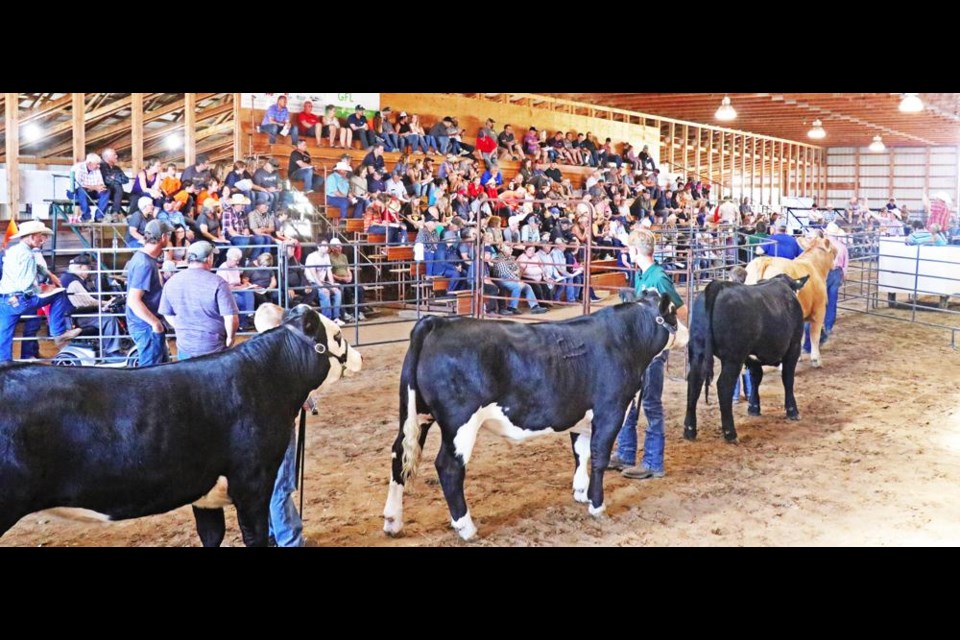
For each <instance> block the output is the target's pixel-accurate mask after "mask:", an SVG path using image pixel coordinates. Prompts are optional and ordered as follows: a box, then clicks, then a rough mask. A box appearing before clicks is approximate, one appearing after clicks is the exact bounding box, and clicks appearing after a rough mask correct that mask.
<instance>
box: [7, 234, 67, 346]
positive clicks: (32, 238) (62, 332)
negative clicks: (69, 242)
mask: <svg viewBox="0 0 960 640" xmlns="http://www.w3.org/2000/svg"><path fill="white" fill-rule="evenodd" d="M51 235H53V231H51V230H50V229H48V228H47V227H46V225H44V224H43V223H42V222H40V221H39V220H30V221H29V222H25V223H23V224H22V225H20V229H19V231H18V232H17V234H16V235H14V236H13V238H19V239H20V242H18V243H17V244H15V245H14V246H13V247H11V248H10V249H8V250H7V251H6V255H5V256H4V259H3V278H2V279H0V362H9V361H10V360H13V333H14V330H15V329H16V327H17V322H18V321H19V320H20V316H22V315H25V314H26V315H33V314H35V313H36V312H37V310H38V309H39V308H40V307H43V306H46V305H48V304H49V305H50V335H51V336H53V339H54V343H56V345H57V346H60V345H62V344H65V343H66V342H69V341H70V340H72V339H74V338H76V337H77V336H78V335H80V332H81V331H82V329H80V328H77V329H71V328H70V320H69V317H70V316H69V309H70V306H69V304H68V301H67V298H66V293H65V292H64V291H63V290H60V291H58V292H57V293H54V294H53V295H50V296H44V297H43V298H41V297H40V295H39V294H40V289H39V287H38V286H37V278H38V277H40V278H44V279H45V278H50V281H51V282H53V283H54V284H55V285H57V286H60V280H59V279H58V278H57V276H56V275H53V274H51V273H50V272H49V271H47V268H46V266H44V265H42V264H39V263H38V262H37V258H36V256H35V255H34V253H33V252H34V250H39V249H40V248H41V247H42V246H43V243H44V242H45V241H46V239H47V236H51Z"/></svg>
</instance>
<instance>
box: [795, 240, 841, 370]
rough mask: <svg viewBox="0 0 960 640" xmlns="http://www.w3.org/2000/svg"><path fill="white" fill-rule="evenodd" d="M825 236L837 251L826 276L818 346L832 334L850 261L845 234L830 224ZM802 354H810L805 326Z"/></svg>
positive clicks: (808, 337)
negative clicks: (825, 306) (821, 328)
mask: <svg viewBox="0 0 960 640" xmlns="http://www.w3.org/2000/svg"><path fill="white" fill-rule="evenodd" d="M825 236H826V237H827V238H828V239H829V240H830V244H832V245H833V247H834V248H835V249H836V250H837V255H836V257H835V258H834V259H833V268H832V269H831V270H830V273H828V274H827V313H826V315H825V316H824V318H823V331H821V332H820V344H823V343H824V342H826V341H827V338H829V337H830V334H831V333H833V326H834V325H835V324H836V322H837V303H838V301H839V298H840V287H841V286H842V285H843V281H844V279H845V278H846V276H847V265H848V263H849V260H850V252H849V251H848V250H847V243H846V238H845V234H844V232H843V230H842V229H840V227H839V226H837V224H836V223H834V222H831V223H829V224H828V225H827V228H826V234H825ZM803 352H804V353H810V325H809V324H807V325H805V327H804V329H803Z"/></svg>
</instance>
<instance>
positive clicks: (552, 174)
mask: <svg viewBox="0 0 960 640" xmlns="http://www.w3.org/2000/svg"><path fill="white" fill-rule="evenodd" d="M543 174H544V175H545V176H546V177H547V178H550V179H551V180H553V181H554V182H562V181H563V173H561V172H560V167H558V166H557V161H556V160H551V161H550V168H549V169H547V170H546V171H544V172H543Z"/></svg>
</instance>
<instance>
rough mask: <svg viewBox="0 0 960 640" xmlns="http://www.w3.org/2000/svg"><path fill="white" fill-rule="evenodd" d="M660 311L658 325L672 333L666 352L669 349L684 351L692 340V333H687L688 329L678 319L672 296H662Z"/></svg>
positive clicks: (659, 305) (665, 348)
mask: <svg viewBox="0 0 960 640" xmlns="http://www.w3.org/2000/svg"><path fill="white" fill-rule="evenodd" d="M658 311H659V314H658V315H657V320H656V322H657V324H660V325H663V327H664V328H665V329H666V330H667V331H668V332H669V333H670V337H669V338H667V346H665V347H664V348H663V349H664V351H666V350H667V349H683V348H684V347H686V346H687V342H688V341H689V340H690V332H689V331H687V327H686V326H684V324H683V323H682V322H680V319H679V318H677V305H675V304H673V301H671V300H670V296H660V302H659V304H658Z"/></svg>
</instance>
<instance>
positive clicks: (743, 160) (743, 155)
mask: <svg viewBox="0 0 960 640" xmlns="http://www.w3.org/2000/svg"><path fill="white" fill-rule="evenodd" d="M746 173H747V137H746V136H740V199H741V200H743V189H744V187H745V186H746V182H747V181H746V180H744V178H743V177H744V176H745V175H746Z"/></svg>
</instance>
